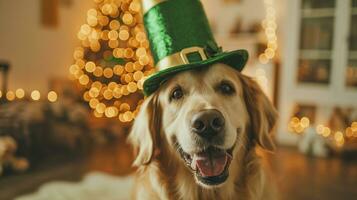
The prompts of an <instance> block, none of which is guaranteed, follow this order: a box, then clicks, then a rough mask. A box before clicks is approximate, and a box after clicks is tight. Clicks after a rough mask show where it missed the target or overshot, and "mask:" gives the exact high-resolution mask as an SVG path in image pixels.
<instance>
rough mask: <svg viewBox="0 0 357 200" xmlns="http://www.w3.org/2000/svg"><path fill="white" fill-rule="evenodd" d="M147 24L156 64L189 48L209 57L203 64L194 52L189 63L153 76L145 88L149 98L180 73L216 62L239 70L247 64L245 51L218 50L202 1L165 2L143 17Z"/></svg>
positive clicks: (172, 0) (176, 0) (181, 0)
mask: <svg viewBox="0 0 357 200" xmlns="http://www.w3.org/2000/svg"><path fill="white" fill-rule="evenodd" d="M144 25H145V29H146V33H147V36H148V39H149V41H150V48H151V53H152V55H153V58H154V63H155V64H157V63H158V62H159V61H160V60H161V59H163V58H165V57H167V56H170V55H172V54H174V53H177V52H180V51H181V50H182V49H185V48H189V47H201V48H204V49H205V54H206V55H207V57H208V59H207V60H204V61H202V59H201V57H200V56H199V55H198V54H195V53H193V54H190V55H188V59H189V61H190V64H185V65H181V66H174V67H171V68H168V69H165V70H162V71H159V72H156V73H155V74H153V75H151V76H150V77H149V78H148V79H146V81H145V82H144V85H143V90H144V94H145V95H146V96H149V95H150V94H152V93H153V92H155V91H156V90H157V89H158V88H159V86H160V84H161V83H162V82H163V81H165V80H166V79H167V78H169V77H170V76H172V75H174V74H177V73H178V72H182V71H185V70H190V69H194V68H197V67H204V66H209V65H212V64H214V63H224V64H226V65H229V66H231V67H233V68H235V69H237V70H239V71H240V70H242V69H243V67H244V65H245V64H246V62H247V59H248V52H247V51H246V50H236V51H232V52H222V49H221V48H220V47H218V45H217V43H216V41H215V39H214V37H213V34H212V31H211V29H210V26H209V23H208V20H207V17H206V14H205V12H204V10H203V6H202V4H201V2H200V1H199V0H167V1H163V2H161V3H159V4H158V5H156V6H154V7H152V8H151V9H150V10H149V11H148V12H146V13H145V14H144Z"/></svg>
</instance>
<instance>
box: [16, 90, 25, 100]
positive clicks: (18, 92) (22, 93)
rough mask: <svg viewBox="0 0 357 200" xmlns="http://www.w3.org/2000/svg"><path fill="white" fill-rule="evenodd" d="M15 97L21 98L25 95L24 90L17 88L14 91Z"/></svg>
mask: <svg viewBox="0 0 357 200" xmlns="http://www.w3.org/2000/svg"><path fill="white" fill-rule="evenodd" d="M15 95H16V98H18V99H22V98H24V97H25V91H24V89H22V88H19V89H17V90H16V91H15Z"/></svg>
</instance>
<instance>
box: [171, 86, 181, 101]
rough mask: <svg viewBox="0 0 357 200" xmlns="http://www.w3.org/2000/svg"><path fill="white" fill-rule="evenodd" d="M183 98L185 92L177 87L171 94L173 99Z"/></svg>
mask: <svg viewBox="0 0 357 200" xmlns="http://www.w3.org/2000/svg"><path fill="white" fill-rule="evenodd" d="M182 97H183V91H182V89H181V87H176V88H175V89H174V90H173V91H172V92H171V99H175V100H178V99H181V98H182Z"/></svg>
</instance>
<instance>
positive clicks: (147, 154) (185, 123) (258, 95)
mask: <svg viewBox="0 0 357 200" xmlns="http://www.w3.org/2000/svg"><path fill="white" fill-rule="evenodd" d="M275 121H276V112H275V109H274V108H273V106H272V105H271V103H270V101H269V100H268V99H267V97H266V96H265V95H264V94H263V92H262V91H261V89H260V88H259V86H258V85H257V84H256V82H255V81H253V80H251V79H250V78H248V77H246V76H244V75H242V74H240V73H239V72H237V71H236V70H234V69H233V68H231V67H229V66H226V65H223V64H216V65H213V66H210V67H208V68H204V69H198V70H191V71H186V72H182V73H179V74H177V75H175V76H174V77H172V78H171V79H169V80H168V81H167V82H166V83H164V84H163V85H162V86H161V88H160V89H159V90H158V91H156V92H155V93H154V94H152V95H151V96H150V97H148V98H147V99H146V100H145V102H144V103H143V105H142V107H141V111H140V113H139V115H138V116H137V118H136V119H135V122H134V125H133V129H132V132H131V134H130V137H129V140H130V141H131V143H132V144H133V145H134V147H136V149H138V155H137V158H136V160H135V162H134V165H136V166H140V165H144V164H148V163H149V162H150V161H151V160H152V159H153V158H154V157H155V155H154V154H155V152H160V150H161V151H162V146H163V145H164V144H165V146H166V147H168V149H166V150H165V152H161V153H165V154H170V156H171V157H172V159H174V158H178V157H179V160H181V162H183V163H185V164H186V165H187V167H188V168H189V169H190V170H191V171H192V173H193V176H194V177H195V180H196V181H197V183H199V184H200V185H203V186H205V187H210V186H218V185H221V184H222V183H224V182H225V181H226V180H227V178H228V177H229V168H230V164H231V161H232V159H234V157H235V156H238V155H241V154H239V152H238V150H235V149H238V148H237V147H239V146H240V147H243V148H239V149H246V148H248V146H254V144H258V145H260V146H261V147H263V148H264V149H267V150H270V151H272V150H273V148H274V144H273V142H272V140H271V138H270V135H269V132H270V131H271V129H272V127H273V126H274V123H275ZM156 150H158V151H156Z"/></svg>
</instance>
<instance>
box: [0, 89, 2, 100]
mask: <svg viewBox="0 0 357 200" xmlns="http://www.w3.org/2000/svg"><path fill="white" fill-rule="evenodd" d="M1 97H2V91H1V90H0V98H1Z"/></svg>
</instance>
